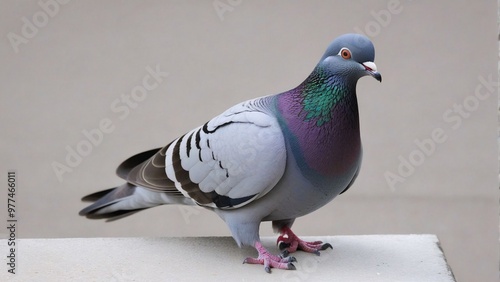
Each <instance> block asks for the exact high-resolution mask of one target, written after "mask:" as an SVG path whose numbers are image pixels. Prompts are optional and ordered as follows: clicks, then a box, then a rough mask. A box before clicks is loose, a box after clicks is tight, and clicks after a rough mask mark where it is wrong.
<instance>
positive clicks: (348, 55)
mask: <svg viewBox="0 0 500 282" xmlns="http://www.w3.org/2000/svg"><path fill="white" fill-rule="evenodd" d="M339 53H340V56H342V58H344V59H346V60H349V59H350V58H351V51H350V50H349V49H347V48H342V50H340V52H339Z"/></svg>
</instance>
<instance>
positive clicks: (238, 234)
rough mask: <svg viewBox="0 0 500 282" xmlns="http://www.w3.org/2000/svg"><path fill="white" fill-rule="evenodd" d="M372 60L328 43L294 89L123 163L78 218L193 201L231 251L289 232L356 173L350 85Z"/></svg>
mask: <svg viewBox="0 0 500 282" xmlns="http://www.w3.org/2000/svg"><path fill="white" fill-rule="evenodd" d="M345 49H347V50H348V51H349V54H347V53H345V54H344V53H342V52H343V50H344V51H345ZM344 55H345V57H344ZM347 55H349V56H347ZM373 60H374V50H373V45H372V44H371V42H370V41H369V40H368V39H367V38H366V37H364V36H361V35H353V34H349V35H343V36H341V37H339V38H337V39H336V40H335V41H334V42H332V44H330V46H329V47H328V49H327V51H326V53H325V55H324V56H323V57H322V58H321V60H320V62H319V63H318V66H317V67H316V69H315V70H314V71H313V73H312V74H311V76H310V77H309V78H308V79H307V80H306V81H305V82H304V83H302V84H301V85H299V86H298V87H296V88H294V89H292V90H290V91H287V92H284V93H281V94H278V95H273V96H266V97H262V98H257V99H253V100H249V101H246V102H243V103H240V104H238V105H235V106H234V107H231V108H230V109H228V110H226V111H225V112H224V113H222V114H221V115H219V116H217V117H215V118H213V119H212V120H210V121H209V122H207V123H206V124H204V125H203V126H200V127H198V128H196V129H193V130H192V131H190V132H188V133H186V134H185V135H183V136H181V137H179V138H178V139H175V140H174V141H173V142H171V143H170V144H169V145H167V146H165V147H163V148H159V149H155V150H150V151H147V152H144V153H141V154H138V155H135V156H133V157H131V158H129V159H128V160H126V161H125V162H124V163H123V164H122V165H120V166H119V168H118V170H117V174H118V175H119V176H120V177H122V178H123V179H125V180H126V181H127V182H126V183H125V184H124V185H122V186H120V187H117V188H116V189H110V190H107V191H104V192H98V193H95V194H92V195H89V196H87V197H85V198H84V199H83V200H89V201H95V202H94V203H93V204H92V205H90V206H88V207H87V208H85V209H83V210H82V211H81V212H80V215H84V216H87V217H88V218H108V219H117V218H121V217H123V216H126V215H128V214H130V213H133V212H136V211H140V210H142V209H145V208H149V207H154V206H157V205H161V204H183V205H200V206H202V207H205V208H207V209H209V210H212V211H214V212H215V213H217V214H218V215H219V216H220V217H221V218H222V219H223V220H224V221H225V222H226V224H227V225H228V227H229V229H230V230H231V233H232V235H233V237H234V239H235V240H236V242H237V243H238V245H240V246H241V245H249V246H254V245H255V243H256V242H258V241H259V225H260V223H261V222H262V221H273V227H274V228H275V229H276V230H278V231H279V230H280V229H281V228H283V227H284V226H287V227H291V225H292V224H293V222H294V220H295V218H297V217H301V216H303V215H306V214H309V213H311V212H313V211H315V210H317V209H318V208H320V207H322V206H324V205H325V204H327V203H328V202H330V201H331V200H332V199H333V198H335V197H336V196H337V195H339V194H340V193H342V192H344V191H345V190H347V189H348V188H349V186H350V185H351V184H352V183H353V181H354V180H355V178H356V176H357V174H358V172H359V167H360V165H361V155H362V150H361V142H360V138H359V120H358V112H357V101H356V93H355V88H356V82H357V80H358V79H359V78H360V77H362V76H365V75H371V76H373V77H375V78H376V79H378V80H381V77H380V74H379V73H378V72H377V71H376V67H375V64H374V63H372V61H373ZM315 91H316V92H318V93H319V94H321V95H323V96H324V97H322V98H321V99H319V98H317V97H314V96H313V95H315ZM328 91H330V92H328ZM328 93H331V94H328ZM308 95H309V96H308ZM328 95H335V97H334V99H330V98H331V97H329V96H328ZM315 103H317V105H316V104H315ZM325 104H328V105H326V106H325ZM321 107H323V108H324V107H331V109H330V108H326V109H327V110H328V111H324V110H323V111H320V110H318V109H319V108H321ZM315 111H317V112H315Z"/></svg>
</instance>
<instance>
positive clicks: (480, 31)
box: [0, 0, 499, 281]
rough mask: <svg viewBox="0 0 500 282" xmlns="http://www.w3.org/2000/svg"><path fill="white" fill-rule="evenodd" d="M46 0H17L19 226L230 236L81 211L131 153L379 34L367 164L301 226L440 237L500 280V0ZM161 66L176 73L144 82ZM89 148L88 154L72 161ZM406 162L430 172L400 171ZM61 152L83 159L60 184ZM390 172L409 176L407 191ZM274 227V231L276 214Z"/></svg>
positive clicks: (468, 277)
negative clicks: (356, 36)
mask: <svg viewBox="0 0 500 282" xmlns="http://www.w3.org/2000/svg"><path fill="white" fill-rule="evenodd" d="M41 2H42V3H49V4H48V6H47V7H46V8H45V10H44V8H43V7H42V6H40V4H38V2H37V1H15V2H14V1H2V2H1V3H0V23H1V24H0V36H1V41H0V54H1V62H0V120H1V122H0V132H1V134H0V136H1V138H0V144H1V147H0V148H1V155H0V174H1V175H4V177H3V178H0V183H4V184H1V186H2V187H3V186H5V183H6V181H7V180H6V177H5V175H6V174H7V171H8V170H9V169H16V170H17V176H18V184H19V186H18V192H17V197H18V198H17V215H18V217H19V224H18V225H19V228H18V236H19V237H22V238H46V237H94V236H97V237H103V236H207V235H229V231H228V230H227V228H226V227H225V225H224V224H223V222H222V221H221V220H219V219H218V218H217V217H216V216H215V215H214V214H212V213H209V212H205V211H203V210H201V209H195V208H181V207H175V206H171V207H158V208H155V209H152V210H148V211H145V212H141V213H139V214H137V215H134V216H132V217H129V218H126V219H123V220H120V221H118V222H114V223H108V224H105V223H104V222H101V221H89V220H86V219H84V218H81V217H78V216H77V212H78V211H79V210H80V209H81V208H83V207H84V204H83V203H81V202H80V200H79V199H80V198H81V197H82V196H83V195H86V194H88V193H91V192H94V191H97V190H100V189H103V188H108V187H111V186H114V185H118V184H120V183H121V182H122V181H121V180H120V179H119V178H118V177H117V176H115V175H114V171H115V167H116V166H117V165H118V164H119V163H120V162H121V161H123V160H124V159H126V158H127V157H128V156H130V155H132V154H134V153H137V152H140V151H143V150H148V149H150V148H155V147H159V146H162V145H165V144H167V143H168V142H169V141H170V140H171V139H173V138H175V137H177V136H178V135H179V134H182V133H184V132H186V131H188V130H190V129H191V128H193V127H194V126H197V125H200V124H202V123H204V122H205V121H206V120H208V119H209V118H211V117H213V116H214V115H216V114H218V113H220V112H222V111H223V110H225V109H226V108H227V107H229V106H231V105H233V104H235V103H237V102H240V101H242V100H245V99H249V98H253V97H257V96H262V95H268V94H274V93H279V92H281V91H285V90H288V89H290V88H292V87H295V86H296V85H297V84H298V83H300V82H302V80H303V79H304V78H305V77H306V76H307V75H308V74H309V73H310V71H311V70H312V68H313V67H314V65H315V64H316V63H317V61H318V60H319V58H320V57H321V55H322V54H323V52H324V50H325V48H326V46H327V45H328V43H329V42H330V41H331V40H332V39H334V38H335V37H336V36H338V35H340V34H343V33H347V32H355V31H357V32H359V31H362V32H365V33H366V34H367V35H369V36H370V37H371V38H372V40H373V42H374V44H375V47H376V60H375V61H376V63H377V66H378V68H379V70H380V72H381V73H382V75H383V79H384V80H383V83H382V84H379V83H378V82H377V81H375V80H373V79H369V78H364V79H362V80H361V81H360V83H359V84H358V96H359V104H360V112H361V125H362V137H363V143H364V152H365V154H364V161H363V168H362V171H361V174H360V176H359V178H358V181H357V182H356V184H355V185H354V187H352V188H351V189H350V190H349V192H348V193H346V194H344V195H342V196H340V197H338V198H337V199H336V200H335V201H333V202H332V203H330V204H329V205H328V206H326V207H324V208H322V209H321V210H319V211H318V212H316V213H314V214H311V215H308V216H305V217H303V218H301V219H299V220H297V221H296V224H295V230H296V232H297V233H298V234H303V235H337V234H384V233H433V234H437V235H438V236H439V238H440V240H441V242H442V245H443V248H444V251H445V253H446V254H447V257H448V260H449V263H450V264H451V266H452V268H453V271H454V272H455V275H456V277H457V278H458V280H459V281H496V279H497V277H498V249H499V248H498V229H499V228H498V188H497V187H498V183H497V182H498V160H497V156H498V152H497V145H496V144H497V143H496V138H497V132H496V126H497V118H496V115H497V88H496V87H495V86H494V85H493V86H492V83H491V81H497V76H498V75H497V61H498V46H497V41H496V40H497V3H496V2H495V1H476V2H474V3H472V2H471V1H453V2H451V1H406V0H400V1H397V0H382V1H370V2H367V1H366V2H364V3H361V2H360V1H272V2H269V1H245V0H217V1H211V0H210V1H67V0H66V1H62V0H60V3H59V2H55V0H53V1H49V0H42V1H41ZM66 2H67V3H66ZM55 3H58V4H55ZM451 3H452V4H451ZM214 5H215V6H214ZM224 5H225V6H224ZM216 7H218V9H222V10H217V8H216ZM224 9H225V10H224ZM46 11H47V12H46ZM148 67H149V68H152V69H155V68H157V67H158V68H159V69H160V70H161V71H162V72H168V76H167V77H159V79H160V81H159V83H158V84H157V85H155V87H151V90H149V91H147V93H146V94H142V95H139V94H140V93H139V92H137V91H139V90H140V87H141V86H142V85H143V78H144V77H145V76H147V75H148V70H147V69H148ZM484 81H486V82H488V81H490V82H489V83H484ZM476 91H477V94H475V93H476ZM132 92H134V93H135V94H136V99H135V100H133V99H132V100H131V101H130V102H128V103H129V104H126V102H124V100H122V95H126V96H127V95H130V94H131V93H132ZM136 92H137V93H136ZM138 93H139V94H138ZM101 123H105V125H104V128H102V129H104V130H106V129H107V130H108V131H107V132H104V133H102V140H98V139H100V138H97V140H93V141H94V144H92V143H90V141H92V140H90V141H89V140H88V138H87V137H86V136H85V135H84V133H83V131H86V132H94V133H95V129H96V128H98V127H99V126H100V124H101ZM106 123H107V124H106ZM111 129H112V130H111ZM110 131H111V132H110ZM433 132H434V133H433ZM94 137H95V138H96V137H97V135H94ZM433 137H434V140H433V141H431V138H433ZM415 142H417V143H419V142H420V143H422V142H423V143H425V144H426V146H427V147H425V148H426V149H425V150H424V149H419V146H418V145H417V144H416V143H415ZM431 142H432V144H433V145H430V144H431ZM89 145H90V147H89ZM67 146H69V147H67ZM85 146H87V147H85ZM68 148H70V149H68ZM78 148H79V150H80V151H81V152H84V153H86V154H87V153H88V155H86V156H83V157H82V158H81V160H80V161H79V160H78V159H69V161H70V163H68V162H67V161H66V157H67V155H68V154H69V153H68V152H69V151H68V150H78ZM85 150H86V151H85ZM403 159H404V160H405V161H408V160H411V161H412V162H413V164H414V165H412V166H413V168H414V169H413V170H411V169H410V168H409V167H408V165H407V167H405V168H403V167H401V169H405V170H404V171H401V172H398V166H401V163H404V162H405V161H403ZM54 162H57V163H59V164H61V165H66V166H67V167H68V169H70V170H71V171H70V172H69V171H68V172H65V173H63V174H62V176H60V178H61V179H58V177H57V175H56V173H55V172H54V169H53V164H54ZM71 165H73V166H74V167H71ZM388 173H393V174H394V175H399V176H400V177H401V178H400V179H399V180H404V182H401V181H400V182H397V183H395V184H394V185H393V186H392V187H391V185H389V183H388V182H387V180H386V176H387V175H388ZM1 179H4V180H1ZM2 181H3V182H2ZM5 197H7V193H6V191H5V189H1V190H0V199H5ZM5 204H6V201H5V200H1V201H0V215H1V216H0V218H4V219H6V217H7V213H6V207H5ZM261 230H262V231H261V233H262V235H272V232H271V228H270V225H269V224H263V226H262V228H261ZM1 232H3V233H2V236H3V237H6V236H7V234H6V233H5V232H6V231H5V230H4V231H1ZM2 248H3V247H2ZM19 255H22V253H20V254H19ZM236 263H239V262H236Z"/></svg>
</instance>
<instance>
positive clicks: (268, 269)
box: [264, 266, 271, 274]
mask: <svg viewBox="0 0 500 282" xmlns="http://www.w3.org/2000/svg"><path fill="white" fill-rule="evenodd" d="M264 270H265V271H266V272H267V273H269V274H271V268H270V267H269V266H266V267H264Z"/></svg>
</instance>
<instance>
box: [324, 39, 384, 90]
mask: <svg viewBox="0 0 500 282" xmlns="http://www.w3.org/2000/svg"><path fill="white" fill-rule="evenodd" d="M374 60H375V48H374V47H373V43H372V42H371V41H370V39H368V37H366V36H364V35H361V34H344V35H341V36H339V37H337V38H336V39H335V40H333V42H332V43H330V45H329V46H328V48H327V49H326V52H325V54H324V55H323V57H322V58H321V60H320V61H319V63H318V67H320V68H321V69H323V71H326V72H327V73H329V74H331V75H335V76H341V77H342V76H345V77H346V78H348V79H354V80H356V81H357V80H358V79H359V78H361V77H363V76H366V75H371V76H373V77H374V78H375V79H376V80H378V81H380V82H382V76H381V75H380V73H379V72H378V71H377V66H376V65H375V63H374V62H373V61H374Z"/></svg>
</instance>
